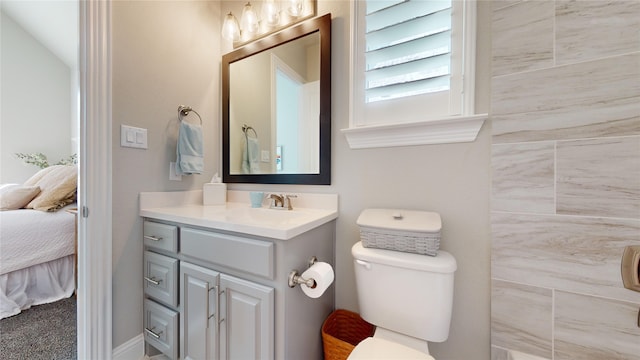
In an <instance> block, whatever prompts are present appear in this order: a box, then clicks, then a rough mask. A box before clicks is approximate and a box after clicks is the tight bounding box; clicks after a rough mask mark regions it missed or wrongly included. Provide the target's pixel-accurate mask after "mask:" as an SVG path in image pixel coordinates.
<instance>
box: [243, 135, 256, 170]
mask: <svg viewBox="0 0 640 360" xmlns="http://www.w3.org/2000/svg"><path fill="white" fill-rule="evenodd" d="M242 148H243V150H242V172H243V173H245V174H257V173H258V172H259V171H260V164H259V163H258V161H259V160H258V152H259V151H260V144H259V142H258V139H257V138H252V137H248V136H245V146H243V147H242Z"/></svg>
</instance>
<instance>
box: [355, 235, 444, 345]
mask: <svg viewBox="0 0 640 360" xmlns="http://www.w3.org/2000/svg"><path fill="white" fill-rule="evenodd" d="M351 253H352V255H353V258H354V266H355V276H356V289H357V291H358V304H359V305H360V316H362V318H363V319H365V320H366V321H368V322H369V323H371V324H373V325H376V326H378V327H382V328H385V329H388V330H391V331H394V332H398V333H401V334H404V335H409V336H413V337H416V338H418V339H423V340H426V341H430V342H442V341H445V340H446V339H447V337H449V325H450V324H451V311H452V307H453V275H454V272H455V271H456V260H455V258H454V257H453V256H452V255H451V254H449V253H448V252H446V251H439V252H438V255H437V256H427V255H419V254H412V253H404V252H399V251H393V250H382V249H373V248H365V247H363V246H362V243H361V242H358V243H356V244H355V245H354V246H353V247H352V248H351Z"/></svg>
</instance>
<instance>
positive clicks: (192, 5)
mask: <svg viewBox="0 0 640 360" xmlns="http://www.w3.org/2000/svg"><path fill="white" fill-rule="evenodd" d="M112 4H113V38H112V41H113V73H112V78H113V314H114V315H113V345H114V347H117V346H119V345H121V344H122V343H124V342H125V341H128V340H130V339H132V338H133V337H135V336H137V335H139V334H141V333H142V241H141V239H142V221H141V220H140V218H139V217H138V194H139V193H140V192H142V191H174V190H188V189H201V188H202V184H203V183H205V182H208V181H209V179H211V177H212V176H213V174H214V173H215V172H216V171H218V169H219V167H220V166H219V158H220V155H219V154H220V139H221V137H220V123H219V120H218V119H219V118H220V107H219V103H220V92H219V88H220V84H219V78H220V75H219V72H220V71H219V68H220V49H219V46H220V40H219V39H220V37H219V31H220V30H219V29H220V25H219V19H220V14H219V11H218V5H217V3H215V2H212V1H114V2H112ZM181 104H184V105H189V106H191V107H193V109H195V110H196V111H197V112H198V113H200V115H201V116H202V121H203V132H204V143H205V145H204V151H205V172H204V174H203V175H194V176H183V180H182V181H180V182H176V181H169V162H170V161H175V158H176V155H175V149H176V137H177V129H178V127H177V126H178V120H177V114H178V111H177V110H178V105H181ZM188 119H189V121H196V122H197V117H195V115H189V117H188ZM121 124H126V125H131V126H135V127H141V128H146V129H148V143H149V148H148V149H147V150H139V149H132V148H122V147H120V125H121ZM89 240H90V239H89Z"/></svg>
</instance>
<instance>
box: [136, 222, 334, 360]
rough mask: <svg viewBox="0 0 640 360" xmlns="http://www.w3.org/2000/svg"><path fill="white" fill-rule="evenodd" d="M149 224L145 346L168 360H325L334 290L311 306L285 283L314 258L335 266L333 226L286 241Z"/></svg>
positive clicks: (146, 232) (309, 300) (190, 226)
mask: <svg viewBox="0 0 640 360" xmlns="http://www.w3.org/2000/svg"><path fill="white" fill-rule="evenodd" d="M144 223H145V225H144V235H145V251H146V255H145V268H146V269H149V271H148V272H147V273H146V274H145V276H146V277H148V278H149V279H150V280H151V281H150V280H145V282H146V283H148V284H149V285H148V286H147V289H146V290H145V294H146V299H145V314H149V316H148V317H149V319H152V321H151V322H150V323H148V324H146V325H145V326H146V327H148V328H150V329H151V330H153V329H154V328H153V327H154V326H155V330H154V333H150V332H146V334H145V341H146V343H147V345H150V346H151V347H153V348H154V349H156V350H159V351H161V352H163V353H164V354H165V355H166V356H168V357H169V358H171V359H178V358H181V359H224V360H236V359H241V360H244V359H262V360H298V359H305V360H320V359H322V339H321V334H320V329H321V327H322V322H323V321H324V319H325V318H326V317H327V316H328V315H329V314H330V313H331V311H333V309H334V291H333V287H330V288H329V289H328V290H327V291H326V292H325V294H324V295H323V296H321V297H320V298H317V299H312V298H309V297H307V296H305V295H304V294H303V292H302V291H301V289H300V288H299V287H295V288H290V287H289V286H288V277H289V273H290V272H291V271H292V270H294V269H295V270H299V271H304V270H305V269H306V267H307V266H308V262H309V258H310V257H311V256H316V257H317V258H318V259H319V260H321V261H327V262H329V263H333V258H334V245H333V244H334V238H335V224H334V222H328V223H325V224H323V225H320V226H318V227H316V228H314V229H311V230H309V231H307V232H305V233H303V234H301V235H298V236H296V237H294V238H291V239H287V240H279V239H273V238H268V237H263V236H257V235H249V234H243V233H238V232H230V231H222V230H216V229H212V228H205V227H201V226H196V225H193V224H184V223H181V222H176V223H173V222H170V221H166V220H164V221H163V220H156V219H153V218H145V222H144ZM169 239H172V240H171V241H168V240H169ZM174 249H175V250H174ZM176 267H177V268H178V271H177V274H176V276H175V282H172V281H173V280H172V275H171V274H172V273H173V272H174V269H175V268H176ZM155 283H158V284H155ZM176 284H177V286H175V285H176ZM175 287H177V288H178V289H179V290H178V291H177V292H178V293H179V294H176V297H175V298H174V290H173V289H175ZM167 293H168V294H167ZM174 299H176V302H177V305H174V304H175V303H174V302H173V301H174ZM159 331H161V332H159ZM156 335H159V338H157V336H156ZM161 340H162V342H160V341H161ZM165 343H166V344H165ZM147 350H148V352H153V351H155V350H152V349H150V348H149V347H147ZM149 355H153V354H151V353H149Z"/></svg>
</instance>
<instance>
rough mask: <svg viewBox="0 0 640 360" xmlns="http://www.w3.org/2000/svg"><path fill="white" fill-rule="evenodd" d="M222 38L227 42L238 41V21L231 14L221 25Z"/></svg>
mask: <svg viewBox="0 0 640 360" xmlns="http://www.w3.org/2000/svg"><path fill="white" fill-rule="evenodd" d="M222 37H223V38H225V39H227V40H229V41H238V40H240V27H239V26H238V20H237V19H236V17H235V16H233V14H232V13H228V14H227V16H226V17H225V18H224V23H222Z"/></svg>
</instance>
